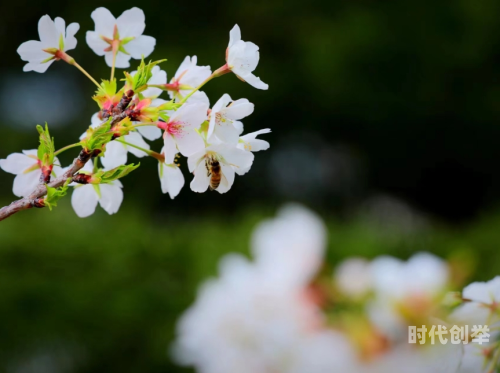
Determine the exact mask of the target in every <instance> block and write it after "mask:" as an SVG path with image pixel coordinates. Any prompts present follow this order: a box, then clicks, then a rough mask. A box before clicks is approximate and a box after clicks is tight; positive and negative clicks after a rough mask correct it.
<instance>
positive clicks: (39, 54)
mask: <svg viewBox="0 0 500 373" xmlns="http://www.w3.org/2000/svg"><path fill="white" fill-rule="evenodd" d="M42 49H43V46H42V43H41V42H39V41H37V40H29V41H26V42H24V43H22V44H21V45H20V46H19V48H17V53H19V56H20V57H21V59H22V60H23V61H29V62H31V63H33V62H42V61H43V60H45V59H47V58H48V57H50V54H49V53H47V52H44V51H43V50H42Z"/></svg>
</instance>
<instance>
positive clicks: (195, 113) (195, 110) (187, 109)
mask: <svg viewBox="0 0 500 373" xmlns="http://www.w3.org/2000/svg"><path fill="white" fill-rule="evenodd" d="M207 111H208V107H207V106H206V105H205V104H202V103H199V102H197V103H194V104H185V105H183V106H182V107H181V108H180V109H179V110H177V111H176V112H175V114H174V115H173V116H172V117H170V121H171V122H176V121H180V122H183V123H184V125H185V126H186V125H188V126H192V127H193V128H198V127H199V126H200V125H201V124H202V123H203V121H204V120H205V119H207Z"/></svg>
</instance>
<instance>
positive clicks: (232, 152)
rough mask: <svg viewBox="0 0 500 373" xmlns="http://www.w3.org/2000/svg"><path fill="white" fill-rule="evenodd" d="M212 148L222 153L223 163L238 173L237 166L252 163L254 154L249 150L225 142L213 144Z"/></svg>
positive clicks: (246, 165)
mask: <svg viewBox="0 0 500 373" xmlns="http://www.w3.org/2000/svg"><path fill="white" fill-rule="evenodd" d="M213 148H214V150H215V149H217V150H216V152H217V153H219V154H220V155H222V157H223V158H224V163H226V164H228V165H231V166H233V167H235V168H236V170H235V171H236V173H237V174H238V175H239V173H238V168H246V167H249V166H251V165H252V163H253V159H254V155H253V154H252V153H250V152H246V151H244V150H241V149H238V148H236V147H234V146H228V145H227V144H221V145H215V146H214V147H213Z"/></svg>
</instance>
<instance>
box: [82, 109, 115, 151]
mask: <svg viewBox="0 0 500 373" xmlns="http://www.w3.org/2000/svg"><path fill="white" fill-rule="evenodd" d="M112 120H113V118H111V117H110V118H109V119H108V120H107V121H106V123H103V124H101V125H100V126H99V127H97V128H95V129H94V128H92V127H89V129H88V130H87V136H86V137H85V139H83V140H82V145H83V147H84V148H85V149H87V150H88V151H89V152H90V151H93V150H95V149H101V148H102V147H103V145H104V144H107V143H108V142H110V141H111V138H112V137H113V133H112V132H109V131H110V129H111V121H112Z"/></svg>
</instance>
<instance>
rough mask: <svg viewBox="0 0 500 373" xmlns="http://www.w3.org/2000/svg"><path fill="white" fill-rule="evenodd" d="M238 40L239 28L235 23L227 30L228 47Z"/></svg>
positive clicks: (239, 37)
mask: <svg viewBox="0 0 500 373" xmlns="http://www.w3.org/2000/svg"><path fill="white" fill-rule="evenodd" d="M240 40H241V30H240V26H238V25H237V24H236V25H234V27H233V28H232V29H231V31H229V44H228V46H227V47H228V48H230V47H231V46H233V45H234V44H235V43H236V42H238V41H240Z"/></svg>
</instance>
